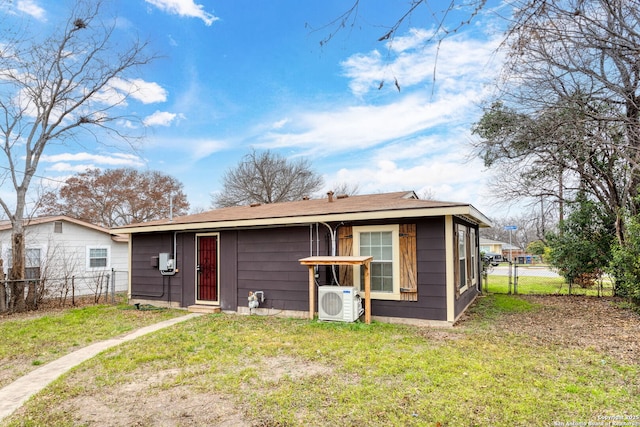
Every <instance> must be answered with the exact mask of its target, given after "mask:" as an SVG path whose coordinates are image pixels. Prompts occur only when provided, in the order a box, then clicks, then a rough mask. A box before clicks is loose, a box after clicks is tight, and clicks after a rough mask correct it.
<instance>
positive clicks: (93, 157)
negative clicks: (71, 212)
mask: <svg viewBox="0 0 640 427" xmlns="http://www.w3.org/2000/svg"><path fill="white" fill-rule="evenodd" d="M40 161H41V162H43V163H54V165H53V166H49V167H47V169H53V170H61V169H58V168H61V167H63V166H64V165H65V164H70V163H71V162H81V163H84V164H85V165H82V170H84V169H86V168H87V167H95V166H93V164H98V165H103V166H116V167H127V166H128V167H141V166H144V164H145V163H144V161H143V160H142V159H141V158H140V157H138V156H136V155H134V154H125V153H110V154H108V155H104V154H91V153H61V154H52V155H43V156H42V157H41V158H40ZM87 163H91V165H86V164H87ZM76 167H80V166H72V168H76ZM64 170H69V169H64Z"/></svg>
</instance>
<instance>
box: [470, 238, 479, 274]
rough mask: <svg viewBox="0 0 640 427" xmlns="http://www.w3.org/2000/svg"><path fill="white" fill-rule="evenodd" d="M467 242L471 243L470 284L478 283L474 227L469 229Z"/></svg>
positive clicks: (476, 246) (476, 245)
mask: <svg viewBox="0 0 640 427" xmlns="http://www.w3.org/2000/svg"><path fill="white" fill-rule="evenodd" d="M469 244H470V245H471V284H472V285H477V284H478V259H477V255H476V254H477V253H478V242H477V240H476V229H475V228H470V229H469Z"/></svg>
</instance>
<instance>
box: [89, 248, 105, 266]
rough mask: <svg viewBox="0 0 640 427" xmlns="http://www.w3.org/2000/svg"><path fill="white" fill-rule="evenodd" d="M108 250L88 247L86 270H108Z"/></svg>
mask: <svg viewBox="0 0 640 427" xmlns="http://www.w3.org/2000/svg"><path fill="white" fill-rule="evenodd" d="M109 249H110V248H109V247H108V246H88V247H87V270H104V269H107V268H110V266H111V262H110V257H109V255H110V254H109V253H110V250H109Z"/></svg>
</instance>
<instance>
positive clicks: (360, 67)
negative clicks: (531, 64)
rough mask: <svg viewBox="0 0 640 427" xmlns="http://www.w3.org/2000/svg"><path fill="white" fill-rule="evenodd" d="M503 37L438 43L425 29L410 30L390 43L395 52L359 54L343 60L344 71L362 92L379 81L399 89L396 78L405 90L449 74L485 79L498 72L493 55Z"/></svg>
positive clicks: (470, 80) (463, 81)
mask: <svg viewBox="0 0 640 427" xmlns="http://www.w3.org/2000/svg"><path fill="white" fill-rule="evenodd" d="M500 41H501V39H500V38H498V37H496V38H494V39H491V40H480V39H470V38H468V37H467V36H466V35H459V36H455V37H451V38H448V39H445V40H443V41H442V43H441V44H437V43H435V42H433V41H432V40H431V34H430V33H429V32H427V31H425V30H415V29H413V30H411V31H410V33H409V35H408V36H404V37H397V38H396V39H395V40H394V41H393V44H390V47H389V48H390V49H391V52H393V55H391V57H390V56H389V55H382V54H381V53H380V52H379V51H378V50H373V51H371V52H369V53H366V54H362V53H359V54H356V55H352V56H350V57H349V58H347V59H346V60H345V61H343V62H342V64H341V65H342V67H343V69H344V75H345V76H346V77H348V78H349V79H350V81H349V88H350V89H351V91H352V92H353V93H354V94H355V95H357V96H362V95H365V94H366V93H368V92H370V91H371V90H377V89H378V88H379V87H380V82H381V81H384V82H385V86H384V87H385V88H386V89H391V90H393V91H395V90H396V88H395V87H394V81H395V80H397V81H398V83H399V84H400V86H401V88H402V89H403V90H404V89H406V88H408V87H412V86H416V85H430V84H432V83H434V82H435V85H436V89H438V90H440V87H439V86H438V85H439V82H440V81H441V80H444V79H447V78H455V79H456V81H457V82H458V83H460V84H462V85H465V86H467V85H469V84H470V83H474V84H475V83H477V82H478V81H485V80H487V79H489V78H492V77H494V76H495V72H496V71H495V69H494V68H493V67H491V64H490V58H492V57H493V55H494V54H495V52H496V49H497V47H498V45H499V43H500Z"/></svg>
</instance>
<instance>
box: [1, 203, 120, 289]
mask: <svg viewBox="0 0 640 427" xmlns="http://www.w3.org/2000/svg"><path fill="white" fill-rule="evenodd" d="M128 242H129V240H128V236H126V235H120V234H116V233H112V232H111V231H110V230H109V229H107V228H103V227H100V226H97V225H94V224H90V223H88V222H84V221H81V220H78V219H75V218H71V217H68V216H63V215H60V216H48V217H39V218H32V219H30V220H26V221H25V246H26V260H25V261H26V263H25V268H26V272H25V273H26V278H27V279H44V291H45V292H46V296H48V297H52V298H55V297H61V296H68V297H71V295H72V293H71V292H73V294H75V295H95V294H97V293H102V294H105V293H106V292H107V290H109V292H110V291H111V289H112V285H113V282H115V287H116V292H122V291H127V290H128V288H129V279H128V277H129V276H128V272H127V270H128V265H129V264H128V263H129V261H128V246H129V243H128ZM0 245H1V247H0V250H1V252H0V256H1V258H2V261H3V273H4V274H5V275H6V274H7V273H8V270H9V267H10V266H11V265H12V260H11V223H10V222H9V221H0ZM107 275H108V277H107ZM5 277H6V276H5ZM114 277H115V279H113V278H114Z"/></svg>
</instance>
